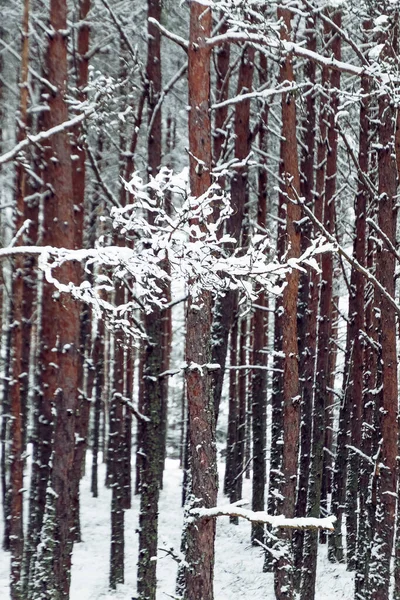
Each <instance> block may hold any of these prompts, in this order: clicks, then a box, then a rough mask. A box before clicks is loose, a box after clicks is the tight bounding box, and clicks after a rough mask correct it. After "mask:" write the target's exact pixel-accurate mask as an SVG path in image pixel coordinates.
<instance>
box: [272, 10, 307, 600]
mask: <svg viewBox="0 0 400 600" xmlns="http://www.w3.org/2000/svg"><path fill="white" fill-rule="evenodd" d="M278 18H281V19H282V21H283V25H282V29H281V35H282V37H283V39H290V37H291V13H290V11H289V10H286V9H281V8H279V9H278ZM280 81H281V82H284V81H290V82H291V81H294V75H293V64H292V58H291V56H290V55H287V56H286V58H285V60H284V61H283V62H282V65H281V69H280ZM282 136H283V138H284V139H283V140H282V142H281V160H282V165H283V170H284V183H283V190H282V191H283V192H284V193H285V195H286V202H287V206H286V256H287V258H296V257H298V256H300V233H299V231H298V228H297V227H296V221H299V220H300V217H301V213H300V206H299V205H297V203H296V194H298V193H299V191H300V174H299V163H298V155H297V138H296V104H295V101H294V98H292V97H291V96H290V95H285V94H284V95H283V96H282ZM298 287H299V272H298V271H297V270H296V269H293V270H292V271H291V272H290V273H288V275H287V277H286V287H285V289H284V292H283V298H282V307H283V316H282V349H283V352H284V360H283V363H284V364H283V370H284V372H283V456H282V476H283V482H282V486H281V493H282V496H283V500H282V504H281V510H282V512H283V514H284V515H285V516H286V517H293V516H294V514H295V499H296V488H297V469H298V446H299V432H300V397H299V365H298V344H297V298H298ZM280 537H281V540H282V542H283V544H284V553H283V554H282V555H281V557H280V558H279V559H278V560H277V565H276V570H275V594H276V597H277V599H278V600H286V599H289V598H290V599H291V598H294V581H293V571H292V567H291V563H292V550H291V547H290V545H291V537H292V536H291V533H290V532H289V531H285V532H283V533H282V534H280Z"/></svg>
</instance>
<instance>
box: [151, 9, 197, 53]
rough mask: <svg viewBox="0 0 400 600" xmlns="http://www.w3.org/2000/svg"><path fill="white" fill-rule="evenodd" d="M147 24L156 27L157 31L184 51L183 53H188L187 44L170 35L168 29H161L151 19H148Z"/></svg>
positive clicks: (179, 38)
mask: <svg viewBox="0 0 400 600" xmlns="http://www.w3.org/2000/svg"><path fill="white" fill-rule="evenodd" d="M149 23H151V24H152V25H154V27H157V29H158V30H159V31H160V32H161V33H162V34H163V35H164V36H165V37H166V38H168V39H169V40H171V41H172V42H175V44H178V46H180V47H181V48H182V50H184V51H185V52H187V51H188V49H189V42H188V41H187V40H184V39H183V38H182V37H181V36H180V35H176V34H175V33H172V32H171V31H168V29H165V27H163V26H162V25H161V24H160V23H159V22H158V21H157V19H153V18H152V17H150V18H149Z"/></svg>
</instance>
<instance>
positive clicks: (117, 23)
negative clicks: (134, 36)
mask: <svg viewBox="0 0 400 600" xmlns="http://www.w3.org/2000/svg"><path fill="white" fill-rule="evenodd" d="M101 2H102V3H103V4H104V6H105V7H106V9H107V10H108V12H109V15H110V17H111V20H112V21H113V23H114V25H115V27H116V28H117V29H118V32H119V35H120V36H121V38H122V40H123V41H124V43H125V44H126V47H127V48H128V50H129V53H130V54H131V56H132V58H133V62H134V63H136V62H137V52H136V51H135V49H134V48H133V47H132V44H131V42H130V40H129V38H128V36H127V35H126V33H125V31H124V28H123V27H122V25H121V23H120V21H119V20H118V18H117V16H116V15H115V13H114V11H113V9H112V8H111V6H110V5H109V4H108V2H107V0H101Z"/></svg>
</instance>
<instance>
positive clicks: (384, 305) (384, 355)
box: [370, 95, 398, 600]
mask: <svg viewBox="0 0 400 600" xmlns="http://www.w3.org/2000/svg"><path fill="white" fill-rule="evenodd" d="M379 119H380V124H379V144H380V146H379V150H378V175H379V188H378V191H379V204H378V226H379V228H380V230H381V231H382V232H383V234H384V235H386V236H387V238H388V239H389V240H390V241H391V242H392V244H395V240H396V209H395V202H396V200H395V196H396V192H397V167H396V162H395V159H394V156H393V154H394V152H393V144H394V139H393V136H394V110H393V107H392V105H391V99H390V97H389V96H388V95H383V96H381V97H380V99H379ZM394 273H395V258H394V256H393V254H392V253H391V252H390V250H389V249H388V248H387V246H386V245H385V244H382V246H381V245H378V249H377V278H378V280H379V282H380V283H381V284H382V286H383V287H384V288H385V289H386V290H387V291H388V292H389V293H390V295H391V296H392V297H394V294H395V287H394V283H395V278H394ZM378 306H379V309H380V344H381V361H382V393H381V395H380V397H379V401H380V404H379V423H378V425H379V430H380V434H381V443H380V455H379V463H380V465H381V467H380V469H379V476H378V480H377V509H376V520H375V534H374V540H373V552H372V560H371V569H370V583H371V585H372V592H371V599H372V600H387V599H388V598H389V581H390V575H389V574H390V559H391V553H392V547H393V533H394V524H395V521H394V518H395V509H396V495H397V492H396V489H397V488H396V484H397V454H398V425H397V417H398V408H397V402H398V400H397V394H398V391H397V354H396V319H395V314H394V310H393V307H392V306H391V305H390V304H389V302H388V300H386V298H384V297H383V296H382V295H381V296H380V298H379V305H378Z"/></svg>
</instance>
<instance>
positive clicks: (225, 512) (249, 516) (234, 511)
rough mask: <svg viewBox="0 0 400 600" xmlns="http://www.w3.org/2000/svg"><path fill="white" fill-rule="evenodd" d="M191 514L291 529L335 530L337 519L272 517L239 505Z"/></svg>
mask: <svg viewBox="0 0 400 600" xmlns="http://www.w3.org/2000/svg"><path fill="white" fill-rule="evenodd" d="M189 514H190V515H191V516H192V517H194V518H198V519H210V518H214V517H241V518H242V519H246V520H247V521H250V522H251V523H267V524H269V525H272V527H284V528H290V529H326V530H328V531H333V530H334V524H335V522H336V517H335V516H334V515H330V516H329V517H324V518H321V519H317V518H314V517H297V518H293V519H291V518H288V517H285V516H284V515H270V514H268V513H267V512H266V511H264V510H259V511H253V510H248V509H247V508H241V507H240V506H238V503H235V504H226V505H223V506H215V507H214V508H191V509H190V511H189Z"/></svg>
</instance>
